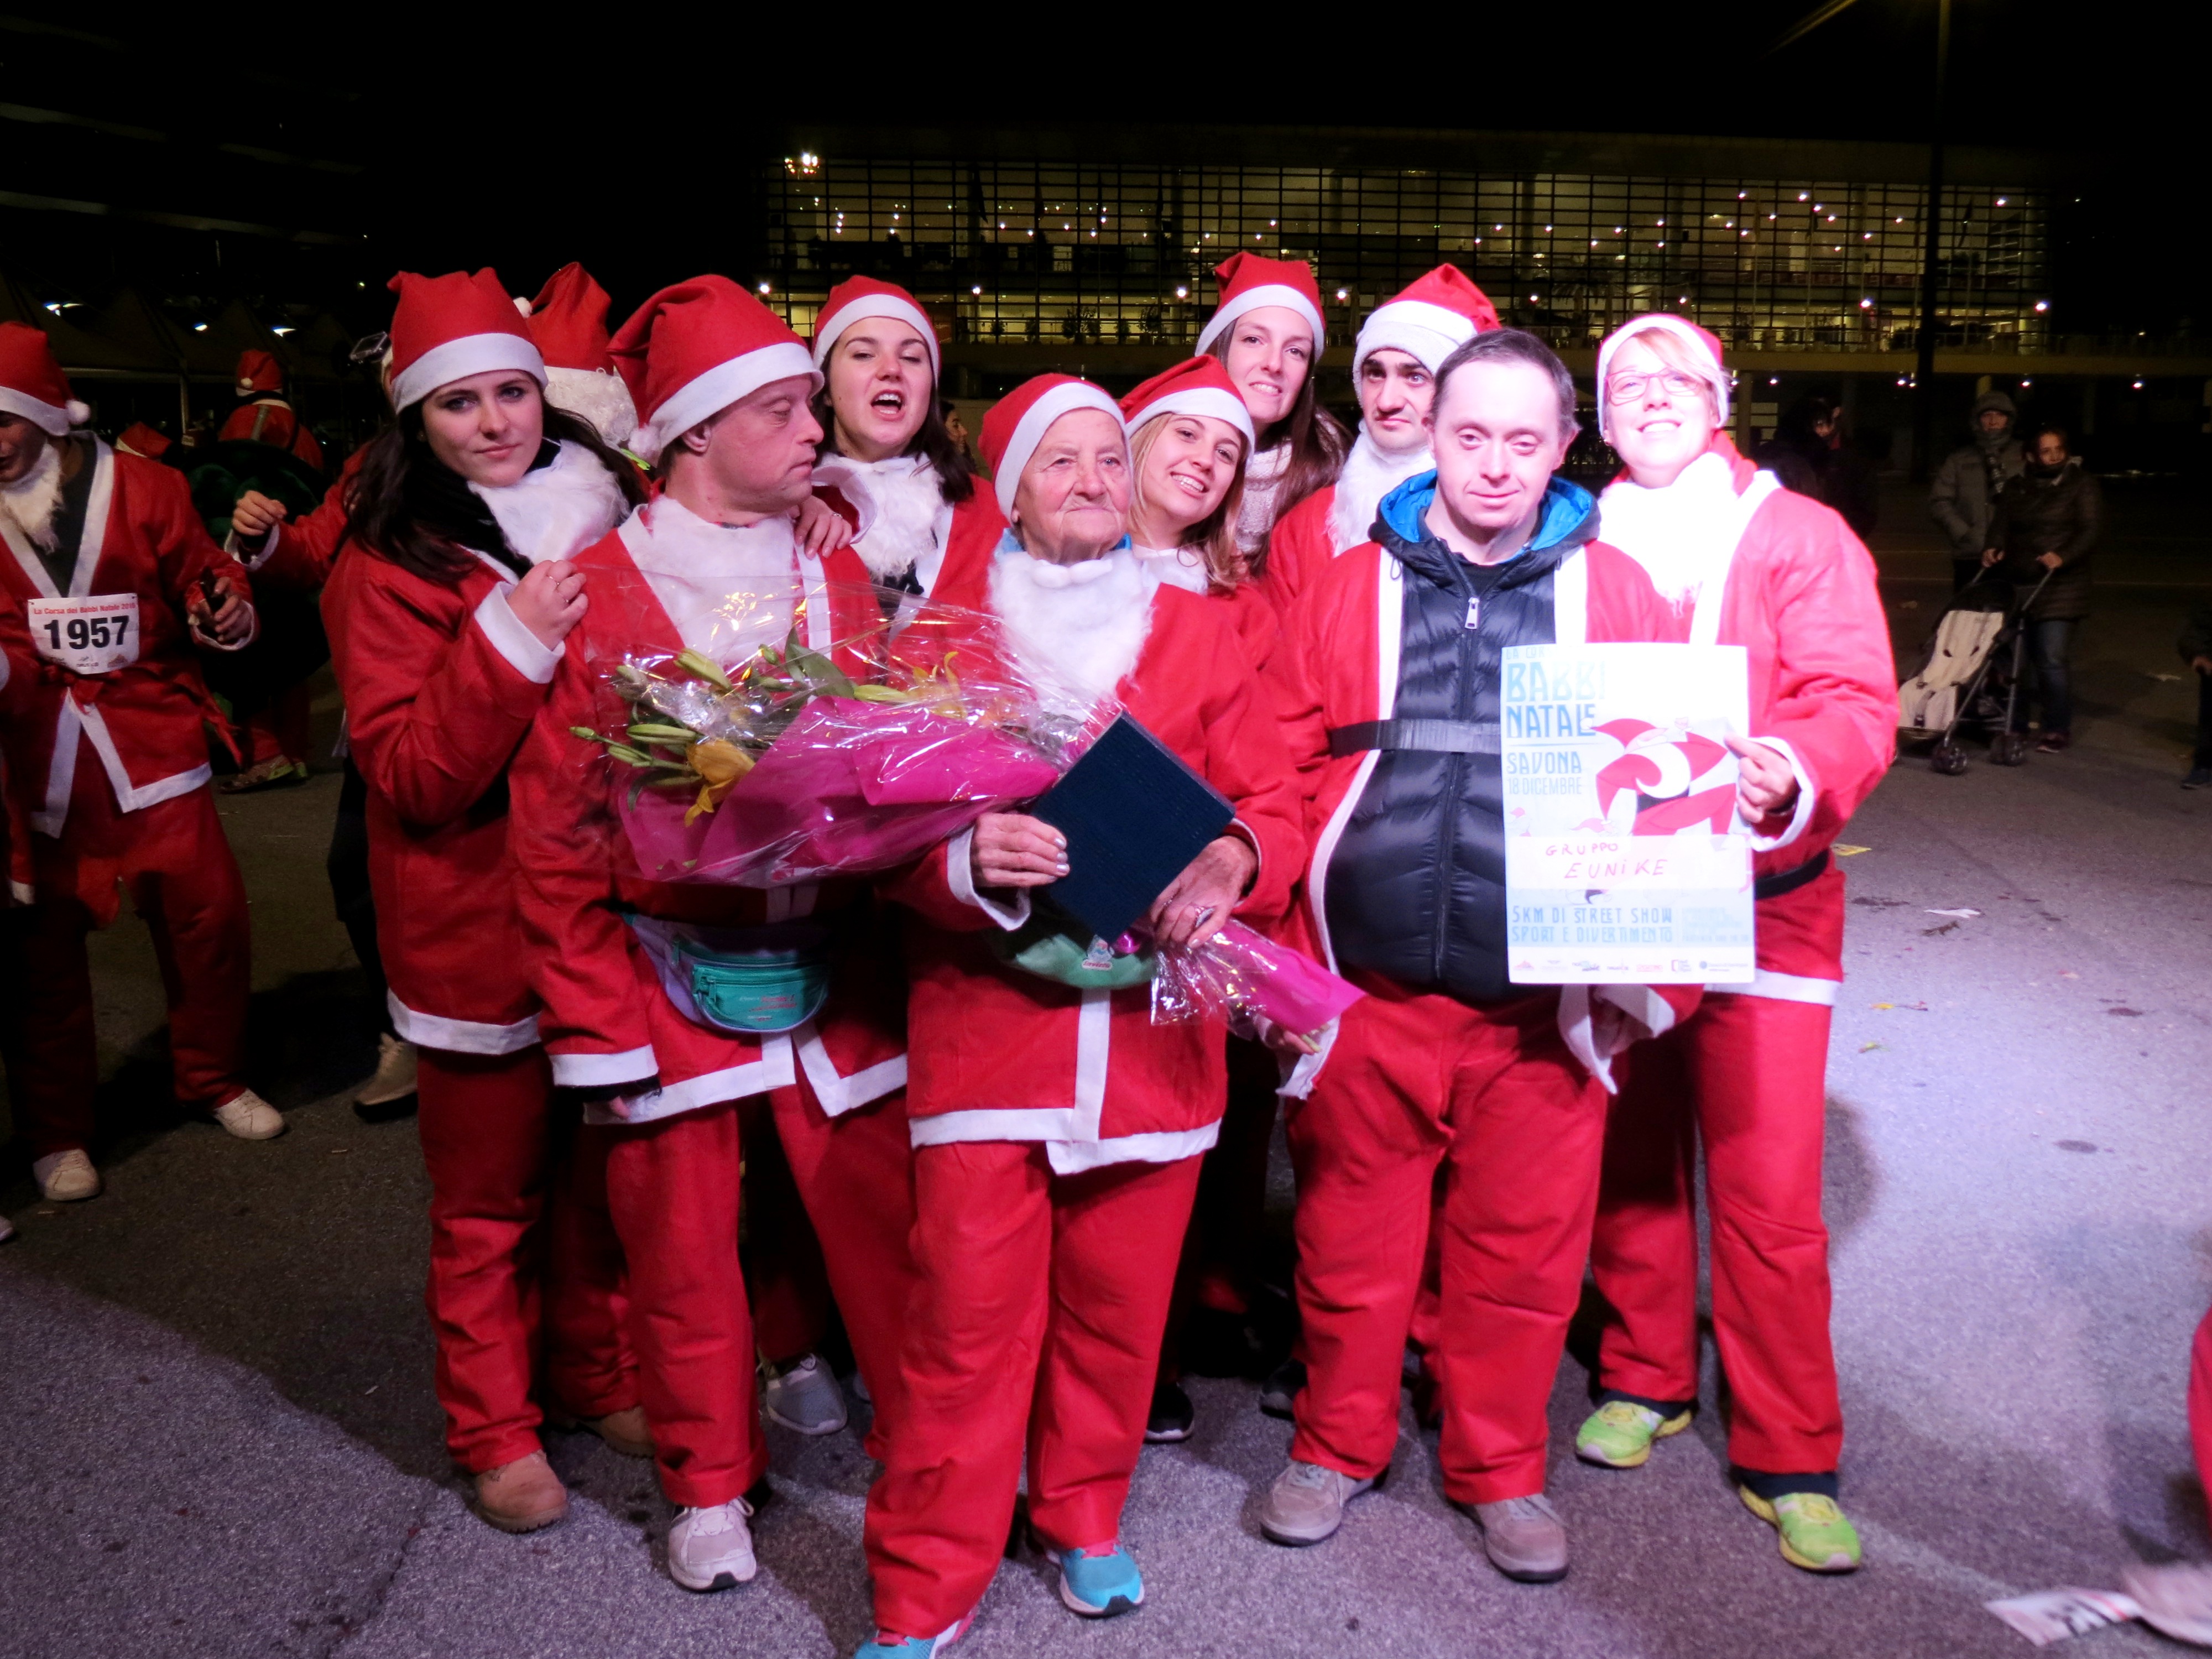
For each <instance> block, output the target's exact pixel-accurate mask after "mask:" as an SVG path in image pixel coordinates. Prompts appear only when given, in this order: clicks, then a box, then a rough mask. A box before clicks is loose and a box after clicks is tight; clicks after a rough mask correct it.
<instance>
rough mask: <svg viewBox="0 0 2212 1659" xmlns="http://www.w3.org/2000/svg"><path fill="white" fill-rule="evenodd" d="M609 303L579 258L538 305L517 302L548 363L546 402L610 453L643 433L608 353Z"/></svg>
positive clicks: (558, 274)
mask: <svg viewBox="0 0 2212 1659" xmlns="http://www.w3.org/2000/svg"><path fill="white" fill-rule="evenodd" d="M609 303H610V301H608V299H607V291H606V289H603V288H601V287H600V286H599V283H596V282H595V281H593V280H592V273H591V272H590V271H588V270H585V269H584V268H583V266H582V265H580V264H577V263H576V261H574V259H571V260H570V261H569V262H568V264H565V265H562V267H561V269H560V270H556V271H555V272H554V273H553V274H552V275H551V276H548V277H547V278H546V279H545V286H544V287H543V288H541V289H538V297H537V298H536V299H535V300H530V301H525V300H523V299H520V297H518V298H517V299H516V301H515V302H514V304H515V308H516V309H517V310H519V311H520V312H521V313H523V315H524V317H525V318H526V319H527V322H528V325H529V328H530V337H531V340H532V342H533V343H535V344H536V345H537V347H538V355H539V356H542V357H543V358H544V359H545V401H546V402H547V403H549V404H552V405H553V407H554V408H556V409H565V410H568V412H569V413H570V414H571V415H580V416H582V417H583V418H584V419H585V420H586V421H589V422H591V423H592V430H593V431H594V432H597V433H598V434H599V437H600V438H601V440H602V441H605V444H606V446H607V447H608V448H610V449H620V448H621V447H623V445H624V444H627V443H628V442H629V440H630V435H631V434H632V433H634V432H635V431H636V430H637V406H636V405H635V404H634V403H632V402H631V401H630V395H629V382H628V381H626V380H623V377H622V375H621V374H620V372H619V371H617V368H615V360H614V358H613V357H612V356H611V355H609V353H608V350H607V345H608V341H609V336H608V333H607V307H608V305H609Z"/></svg>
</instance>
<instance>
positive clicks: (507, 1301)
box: [322, 270, 643, 1532]
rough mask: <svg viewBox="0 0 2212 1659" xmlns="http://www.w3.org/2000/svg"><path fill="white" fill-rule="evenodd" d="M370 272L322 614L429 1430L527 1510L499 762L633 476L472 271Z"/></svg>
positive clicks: (531, 1083)
mask: <svg viewBox="0 0 2212 1659" xmlns="http://www.w3.org/2000/svg"><path fill="white" fill-rule="evenodd" d="M391 286H392V290H393V291H394V292H395V293H396V294H398V296H399V299H398V306H397V307H396V310H395V312H394V314H393V317H392V355H391V360H390V362H389V365H388V368H387V370H386V389H387V391H388V392H389V394H390V396H391V399H392V411H393V417H394V418H393V420H392V423H391V424H390V425H389V426H387V427H386V428H385V430H384V431H383V432H382V433H381V434H380V435H378V436H377V437H376V438H375V439H374V440H373V441H371V442H370V443H369V444H368V446H367V447H366V448H365V450H364V451H363V453H362V461H361V465H360V466H359V468H358V469H357V470H356V472H355V474H354V486H353V488H352V489H351V491H350V492H349V495H348V496H347V498H346V514H347V518H346V526H345V530H344V549H345V550H344V552H343V556H341V557H339V558H338V559H337V562H336V565H335V568H333V569H332V571H331V579H330V582H329V584H328V586H326V587H325V589H324V591H323V598H322V608H323V617H324V622H325V626H326V627H327V628H328V629H329V632H330V638H331V660H332V663H333V664H334V665H335V667H336V670H337V680H338V687H339V690H341V691H342V692H343V694H344V696H345V700H346V710H347V720H348V726H349V732H348V736H349V744H350V747H351V751H352V757H353V762H354V764H355V765H356V767H357V768H358V769H359V773H360V775H361V777H362V780H363V784H364V787H365V790H366V812H367V818H368V859H369V878H370V882H371V884H372V887H373V889H374V894H375V909H376V923H377V932H378V934H379V942H380V947H381V957H382V960H383V964H384V971H385V974H386V977H387V979H388V981H389V986H390V988H389V991H388V994H387V999H386V1000H387V1002H388V1005H389V1006H390V1009H391V1013H392V1022H393V1024H394V1026H395V1027H396V1029H397V1030H398V1035H399V1036H401V1037H402V1038H404V1040H406V1041H407V1042H410V1043H412V1044H413V1045H415V1048H416V1055H417V1068H418V1069H417V1077H416V1085H417V1088H416V1093H417V1098H418V1101H419V1111H418V1114H417V1118H418V1122H419V1127H420V1132H421V1135H422V1159H423V1163H424V1164H425V1166H426V1167H427V1168H428V1172H429V1176H430V1190H431V1198H430V1273H429V1284H428V1291H427V1295H426V1300H427V1302H428V1307H429V1313H430V1324H431V1329H432V1332H433V1334H434V1335H435V1338H436V1340H437V1351H438V1360H437V1373H436V1386H437V1392H438V1401H439V1403H440V1405H441V1406H442V1407H444V1408H445V1413H446V1444H447V1450H448V1451H450V1452H451V1453H452V1455H453V1461H454V1462H456V1463H457V1464H459V1466H460V1468H462V1469H463V1470H464V1471H465V1472H466V1473H467V1474H469V1475H470V1476H471V1482H472V1486H473V1498H474V1504H475V1508H476V1510H477V1514H478V1515H480V1516H483V1519H484V1520H486V1521H488V1522H490V1523H491V1524H492V1525H493V1526H495V1527H497V1528H501V1530H503V1531H507V1532H529V1531H532V1530H534V1529H536V1528H539V1527H544V1526H549V1525H550V1524H551V1523H553V1522H556V1521H558V1520H559V1519H560V1518H561V1517H562V1515H564V1514H565V1513H566V1512H567V1509H568V1494H567V1492H566V1491H565V1490H564V1488H563V1487H562V1484H561V1481H560V1479H559V1477H558V1476H556V1474H554V1473H553V1471H552V1469H551V1468H550V1466H549V1465H548V1464H547V1462H546V1460H545V1454H544V1449H542V1447H541V1445H540V1443H539V1437H538V1430H539V1427H540V1425H541V1423H542V1420H543V1414H542V1413H541V1411H540V1409H539V1407H538V1403H537V1401H536V1400H535V1398H534V1397H533V1396H534V1394H535V1387H536V1383H537V1381H538V1352H539V1348H540V1329H541V1318H540V1311H541V1302H542V1300H543V1294H542V1287H541V1274H540V1272H539V1266H540V1263H541V1261H542V1260H543V1257H544V1253H545V1243H546V1241H545V1237H544V1227H543V1222H544V1212H545V1200H546V1189H547V1187H548V1184H549V1181H550V1166H551V1163H552V1149H553V1146H554V1140H555V1126H554V1123H553V1121H552V1112H551V1088H550V1083H551V1079H550V1075H549V1073H548V1068H547V1066H546V1063H545V1055H544V1049H543V1048H541V1047H540V1046H539V1041H538V1036H539V1033H538V1004H537V1000H536V998H535V996H534V995H533V994H532V990H531V986H530V981H529V978H528V976H527V975H526V972H525V963H526V952H525V951H524V949H523V941H522V936H521V927H520V921H519V919H518V915H517V908H516V902H515V894H514V890H513V885H512V884H511V883H510V881H509V880H508V878H507V870H506V864H507V838H508V833H509V815H508V799H509V793H510V791H509V778H508V774H509V769H510V767H511V765H512V763H513V757H514V754H515V750H516V747H517V745H518V744H520V742H521V740H522V738H523V736H524V733H525V732H526V731H527V730H528V729H529V727H530V724H531V721H532V717H533V716H534V715H535V714H537V712H538V709H539V708H541V707H542V706H543V705H544V702H545V699H546V696H547V690H548V688H549V686H550V684H551V682H552V680H553V677H554V671H555V670H556V667H558V666H559V665H560V663H561V661H562V658H563V655H564V652H565V647H564V645H563V641H564V640H565V638H566V636H567V635H568V633H569V632H570V630H571V629H574V626H575V623H576V620H577V618H578V617H580V616H582V615H583V613H584V609H585V606H586V597H585V593H584V579H583V576H582V574H581V573H580V571H579V570H578V569H577V568H576V567H575V565H574V563H572V562H571V558H572V556H573V555H574V554H575V553H576V552H577V551H579V550H580V549H582V548H584V547H586V546H587V545H589V544H592V543H593V542H596V541H597V540H599V538H600V537H601V536H603V535H604V534H605V532H607V531H608V530H609V529H610V528H611V527H612V526H613V525H614V524H615V523H616V522H617V520H619V519H620V518H621V517H622V516H623V513H625V512H626V511H627V510H628V508H629V502H630V500H631V497H632V495H641V494H642V492H641V490H640V489H638V486H637V483H636V482H635V473H634V471H633V470H632V469H631V468H629V466H628V465H625V464H624V463H623V462H622V461H621V460H620V459H618V458H617V457H616V456H615V455H614V454H613V453H612V452H611V451H610V450H608V449H607V448H606V447H605V445H603V444H602V443H600V441H599V437H598V435H597V434H596V433H594V432H593V431H592V428H590V427H589V426H588V425H587V424H586V423H585V422H583V421H581V420H580V419H578V418H576V417H575V416H572V415H568V414H567V413H565V412H563V411H562V410H557V409H553V408H550V407H549V406H548V404H546V402H545V397H544V373H545V370H544V362H543V361H542V360H541V358H540V357H539V356H538V348H537V347H536V346H535V345H534V344H532V343H531V339H530V336H529V334H528V332H527V331H526V329H525V328H524V327H523V325H522V321H521V319H520V318H519V317H517V316H516V314H515V312H514V307H513V302H512V301H509V299H508V298H507V294H506V292H505V290H504V289H501V287H500V284H499V279H498V277H497V276H496V275H495V273H494V272H492V271H490V270H480V271H477V272H476V273H475V274H474V275H473V276H471V275H469V274H467V273H465V272H462V271H453V272H449V273H447V275H445V276H435V277H425V276H418V275H416V273H414V272H412V271H403V272H401V273H400V274H399V275H398V276H394V277H393V278H392V283H391ZM596 1403H597V1404H598V1406H599V1409H597V1410H594V1411H592V1412H591V1413H588V1415H589V1416H591V1417H592V1418H594V1419H599V1420H598V1421H597V1422H596V1423H595V1424H594V1425H593V1426H595V1427H597V1428H598V1429H599V1431H600V1432H601V1433H602V1434H603V1435H604V1436H605V1437H606V1438H607V1439H608V1440H609V1441H610V1442H611V1443H617V1444H628V1445H634V1444H635V1443H638V1442H640V1441H641V1439H642V1437H643V1428H642V1425H641V1423H640V1422H639V1420H638V1413H637V1411H636V1409H635V1407H636V1404H637V1402H636V1400H635V1397H634V1395H633V1397H631V1398H629V1399H625V1400H621V1401H601V1402H596Z"/></svg>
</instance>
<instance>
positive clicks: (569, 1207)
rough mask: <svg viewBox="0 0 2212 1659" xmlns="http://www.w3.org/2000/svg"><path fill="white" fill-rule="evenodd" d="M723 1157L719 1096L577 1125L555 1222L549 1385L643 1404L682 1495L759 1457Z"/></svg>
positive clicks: (738, 1486)
mask: <svg viewBox="0 0 2212 1659" xmlns="http://www.w3.org/2000/svg"><path fill="white" fill-rule="evenodd" d="M739 1164H740V1152H739V1147H738V1109H737V1105H736V1103H734V1102H724V1103H722V1104H720V1105H717V1106H706V1107H702V1108H700V1109H697V1110H696V1111H690V1112H680V1113H678V1114H677V1115H675V1116H673V1117H665V1118H662V1119H660V1120H659V1121H657V1122H653V1123H640V1124H623V1125H617V1126H606V1125H599V1124H586V1125H584V1126H583V1127H581V1128H580V1129H578V1130H577V1132H576V1145H575V1151H574V1154H573V1157H572V1161H571V1165H570V1169H569V1171H568V1180H567V1182H566V1183H565V1191H564V1193H563V1200H564V1201H563V1203H562V1206H560V1218H559V1223H558V1225H557V1226H556V1229H555V1232H556V1245H555V1262H556V1276H557V1280H558V1286H559V1288H558V1289H557V1290H556V1301H555V1311H554V1313H553V1315H552V1316H550V1319H549V1321H548V1325H549V1328H550V1330H551V1332H552V1334H553V1336H554V1338H555V1341H554V1343H553V1345H552V1349H553V1352H551V1353H550V1354H549V1356H548V1361H547V1380H548V1383H549V1384H550V1387H551V1389H552V1391H553V1394H554V1396H555V1398H556V1399H557V1400H558V1401H560V1402H561V1404H562V1405H563V1406H564V1407H567V1408H568V1410H570V1411H573V1412H575V1413H578V1414H579V1415H580V1416H585V1417H603V1416H605V1414H606V1413H609V1412H612V1411H619V1410H622V1409H623V1408H625V1407H629V1406H637V1405H641V1406H643V1407H644V1408H645V1420H646V1424H647V1427H648V1428H649V1429H650V1430H651V1431H652V1434H653V1461H654V1462H655V1463H657V1464H658V1465H659V1474H660V1489H661V1491H662V1492H664V1493H665V1494H666V1495H667V1498H668V1501H669V1502H670V1503H671V1504H677V1505H678V1506H679V1507H681V1508H686V1509H704V1508H708V1507H709V1506H711V1505H714V1504H726V1503H728V1502H729V1501H730V1500H731V1499H732V1498H741V1497H743V1496H744V1493H745V1492H747V1491H748V1490H749V1489H750V1487H751V1486H752V1485H753V1484H754V1482H756V1481H757V1480H759V1479H760V1478H761V1476H762V1475H763V1474H766V1473H767V1472H768V1443H767V1442H766V1441H765V1440H764V1439H763V1438H762V1436H761V1429H760V1420H759V1394H758V1389H757V1379H756V1376H755V1374H754V1369H753V1365H754V1360H753V1323H752V1315H751V1312H750V1309H749V1308H748V1307H747V1306H746V1304H745V1283H744V1274H743V1273H742V1272H741V1271H740V1270H739V1267H738V1168H739ZM633 1357H634V1358H633Z"/></svg>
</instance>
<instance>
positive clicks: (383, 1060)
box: [353, 1031, 415, 1106]
mask: <svg viewBox="0 0 2212 1659" xmlns="http://www.w3.org/2000/svg"><path fill="white" fill-rule="evenodd" d="M414 1092H415V1045H414V1044H413V1043H411V1042H408V1041H407V1040H406V1039H405V1038H404V1037H397V1036H392V1033H391V1032H389V1031H386V1032H385V1033H384V1035H383V1036H380V1037H378V1038H377V1040H376V1075H375V1076H374V1077H372V1078H371V1079H369V1080H368V1082H366V1083H364V1084H362V1085H361V1087H360V1088H358V1089H356V1090H355V1091H354V1095H353V1097H354V1103H355V1104H356V1105H359V1106H388V1105H390V1104H391V1103H392V1102H393V1101H395V1100H404V1099H405V1098H406V1097H408V1096H410V1095H411V1094H413V1093H414Z"/></svg>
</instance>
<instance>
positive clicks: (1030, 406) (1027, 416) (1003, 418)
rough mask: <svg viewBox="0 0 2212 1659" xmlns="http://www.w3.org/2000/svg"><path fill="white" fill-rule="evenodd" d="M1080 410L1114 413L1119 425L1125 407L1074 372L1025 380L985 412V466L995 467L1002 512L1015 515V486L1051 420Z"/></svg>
mask: <svg viewBox="0 0 2212 1659" xmlns="http://www.w3.org/2000/svg"><path fill="white" fill-rule="evenodd" d="M1079 409H1096V410H1101V411H1102V412H1103V413H1105V414H1108V415H1111V416H1113V417H1114V422H1115V425H1117V426H1118V425H1120V424H1121V408H1120V406H1119V405H1118V404H1115V401H1114V400H1113V398H1109V397H1108V396H1107V395H1106V393H1105V392H1104V391H1103V390H1102V389H1101V388H1100V387H1097V386H1093V385H1091V382H1090V381H1088V380H1078V379H1077V378H1076V377H1075V376H1074V375H1073V374H1040V375H1038V376H1037V377H1036V379H1035V380H1024V381H1023V382H1022V383H1021V385H1019V386H1016V387H1015V388H1014V389H1013V390H1012V392H1008V393H1007V394H1006V396H1005V397H1003V398H1000V399H999V401H998V402H996V403H995V404H992V405H991V407H990V409H989V410H987V412H986V413H985V415H984V416H983V440H982V441H983V465H986V466H987V467H989V468H990V469H991V485H992V488H993V489H995V490H996V491H997V492H998V495H999V511H1000V513H1003V514H1005V515H1006V517H1007V518H1009V519H1012V517H1013V516H1014V487H1015V486H1016V485H1017V484H1018V483H1021V481H1022V469H1023V468H1024V467H1025V466H1027V465H1029V464H1030V456H1032V455H1034V454H1036V447H1037V446H1038V445H1039V444H1041V443H1042V442H1043V441H1044V435H1045V434H1046V433H1048V432H1049V431H1051V430H1052V423H1053V422H1054V421H1056V420H1058V419H1059V418H1060V416H1063V415H1068V414H1073V412H1074V411H1075V410H1079Z"/></svg>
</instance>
